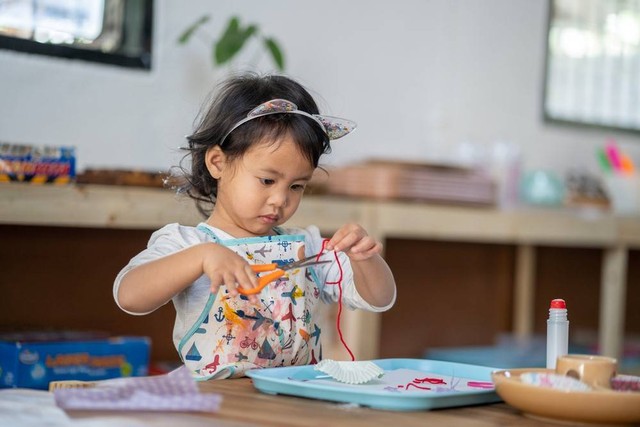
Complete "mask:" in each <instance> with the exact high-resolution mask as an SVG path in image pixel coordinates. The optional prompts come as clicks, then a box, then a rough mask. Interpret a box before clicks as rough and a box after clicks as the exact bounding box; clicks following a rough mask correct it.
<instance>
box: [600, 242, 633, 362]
mask: <svg viewBox="0 0 640 427" xmlns="http://www.w3.org/2000/svg"><path fill="white" fill-rule="evenodd" d="M602 261H603V262H602V282H601V285H600V322H599V330H598V341H599V344H600V353H601V354H603V355H606V356H611V357H616V358H618V359H620V357H621V356H622V346H623V340H624V315H625V295H626V285H627V248H626V247H624V246H615V247H611V248H606V249H605V250H604V254H603V260H602Z"/></svg>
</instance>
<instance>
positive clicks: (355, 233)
mask: <svg viewBox="0 0 640 427" xmlns="http://www.w3.org/2000/svg"><path fill="white" fill-rule="evenodd" d="M326 249H328V250H335V251H342V252H344V253H346V254H347V256H348V257H349V259H351V260H352V261H364V260H367V259H369V258H371V257H373V256H374V255H378V254H380V253H381V252H382V243H380V242H378V241H376V240H375V239H374V238H373V237H371V236H369V235H368V234H367V232H366V230H365V229H364V228H362V227H361V226H360V225H358V224H345V225H343V226H342V227H340V229H339V230H338V231H336V233H335V234H334V235H333V237H332V238H331V240H329V243H327V246H326Z"/></svg>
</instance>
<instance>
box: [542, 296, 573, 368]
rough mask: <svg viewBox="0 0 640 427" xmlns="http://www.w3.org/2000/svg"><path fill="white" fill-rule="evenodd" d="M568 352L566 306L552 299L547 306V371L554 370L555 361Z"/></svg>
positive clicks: (559, 300) (561, 300)
mask: <svg viewBox="0 0 640 427" xmlns="http://www.w3.org/2000/svg"><path fill="white" fill-rule="evenodd" d="M568 352H569V320H567V304H566V303H565V301H564V300H563V299H554V300H552V301H551V305H550V306H549V319H547V369H556V360H557V359H558V357H559V356H564V355H565V354H567V353H568Z"/></svg>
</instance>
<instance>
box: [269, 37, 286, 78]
mask: <svg viewBox="0 0 640 427" xmlns="http://www.w3.org/2000/svg"><path fill="white" fill-rule="evenodd" d="M264 45H265V47H266V48H267V50H268V51H269V53H271V58H272V59H273V62H275V63H276V67H278V70H280V71H284V55H283V54H282V49H281V48H280V45H279V44H278V42H276V41H275V40H274V39H273V38H271V37H265V38H264Z"/></svg>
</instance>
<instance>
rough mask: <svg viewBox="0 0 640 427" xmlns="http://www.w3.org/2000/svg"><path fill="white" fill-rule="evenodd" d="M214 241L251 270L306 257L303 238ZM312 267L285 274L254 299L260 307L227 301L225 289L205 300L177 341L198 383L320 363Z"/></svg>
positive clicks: (242, 299)
mask: <svg viewBox="0 0 640 427" xmlns="http://www.w3.org/2000/svg"><path fill="white" fill-rule="evenodd" d="M198 229H199V230H200V231H203V232H205V233H207V234H208V235H209V236H210V237H212V238H213V240H214V241H215V242H216V243H218V244H221V245H224V246H226V247H227V248H229V249H231V250H232V251H234V252H235V253H237V254H238V255H240V256H242V257H243V258H245V259H246V260H247V261H248V262H249V263H250V264H266V263H272V262H275V263H278V264H284V263H289V262H291V261H297V260H299V259H302V258H304V256H305V252H304V249H305V245H304V236H303V235H277V236H266V237H250V238H244V239H231V240H220V239H218V238H217V237H216V236H215V234H213V232H212V231H211V230H210V229H208V228H206V227H204V226H198ZM318 283H319V282H318V280H317V275H316V273H315V271H314V269H313V267H306V268H300V269H295V270H291V271H288V272H287V273H286V274H285V275H284V276H282V277H281V278H280V279H278V280H276V281H274V282H272V283H270V284H269V285H267V286H266V287H265V288H264V289H263V290H262V291H261V292H260V294H258V299H259V303H258V304H252V303H250V302H249V300H248V299H247V297H245V296H243V295H238V296H236V297H231V296H229V293H228V291H227V289H226V286H224V285H223V286H220V288H219V289H218V291H217V292H216V293H215V294H214V293H212V294H211V295H210V296H209V300H208V301H207V303H206V305H205V308H204V310H203V311H202V314H201V315H200V317H199V318H198V320H197V321H196V323H195V324H194V325H193V326H192V327H191V329H190V330H189V331H188V332H187V334H186V335H185V337H184V338H183V339H182V340H181V341H180V344H179V346H178V352H179V353H180V356H181V358H182V361H183V362H184V364H185V365H186V366H187V368H189V369H190V370H191V371H192V373H193V375H194V377H195V378H196V379H199V380H207V379H221V378H229V377H241V376H243V375H244V373H245V372H246V371H247V370H249V369H255V368H267V367H275V366H289V365H307V364H315V363H317V362H319V361H320V360H321V359H322V347H321V345H320V327H319V325H318V324H317V323H315V322H314V319H316V316H315V313H316V308H317V307H318V303H319V299H320V289H319V288H318Z"/></svg>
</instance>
